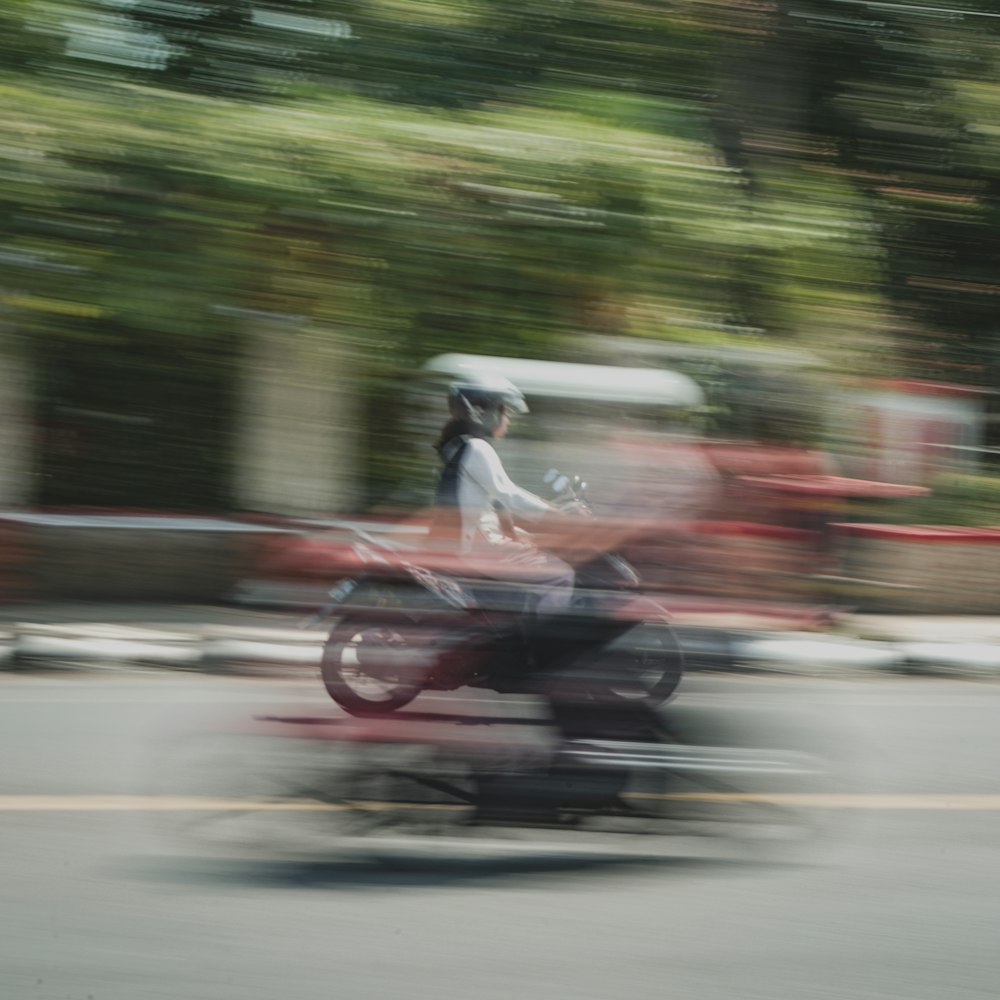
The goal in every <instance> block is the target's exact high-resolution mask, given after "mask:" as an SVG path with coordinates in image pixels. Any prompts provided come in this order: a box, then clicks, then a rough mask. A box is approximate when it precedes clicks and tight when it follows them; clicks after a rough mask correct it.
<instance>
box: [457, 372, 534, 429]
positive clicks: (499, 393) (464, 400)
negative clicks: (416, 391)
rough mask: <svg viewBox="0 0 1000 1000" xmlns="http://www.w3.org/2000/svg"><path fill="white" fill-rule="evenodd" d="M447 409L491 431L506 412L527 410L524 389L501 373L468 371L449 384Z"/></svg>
mask: <svg viewBox="0 0 1000 1000" xmlns="http://www.w3.org/2000/svg"><path fill="white" fill-rule="evenodd" d="M448 409H449V410H450V411H451V415H452V416H453V417H455V418H456V419H458V420H468V421H470V422H471V423H473V424H477V425H479V426H481V427H482V428H483V430H485V431H486V432H487V433H489V434H492V433H493V432H494V431H495V430H496V429H497V427H499V425H500V420H501V419H502V418H503V415H504V414H505V413H527V412H528V404H527V403H526V402H525V399H524V393H522V392H521V390H520V389H518V387H517V386H516V385H514V383H513V382H511V381H510V379H507V378H504V377H503V376H502V375H470V376H469V377H467V378H464V379H462V381H461V382H452V384H451V385H450V386H449V387H448Z"/></svg>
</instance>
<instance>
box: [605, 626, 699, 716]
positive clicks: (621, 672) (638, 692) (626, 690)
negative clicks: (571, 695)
mask: <svg viewBox="0 0 1000 1000" xmlns="http://www.w3.org/2000/svg"><path fill="white" fill-rule="evenodd" d="M597 670H598V672H599V674H600V676H601V681H602V687H603V688H604V690H605V693H606V694H607V695H610V696H611V697H612V698H614V699H615V700H621V701H631V702H643V703H645V704H646V705H649V706H650V707H654V708H655V707H656V706H658V705H662V704H663V703H664V702H666V701H667V700H668V699H669V698H670V697H671V696H672V695H673V694H674V692H675V691H676V690H677V686H678V685H679V684H680V682H681V678H682V677H683V676H684V652H683V650H682V649H681V644H680V641H679V640H678V638H677V633H676V632H674V630H673V629H672V628H671V627H670V626H669V625H668V624H666V623H665V622H644V623H643V624H641V625H637V626H636V627H635V628H633V629H630V630H629V631H628V632H626V633H625V635H623V636H622V637H621V638H620V639H617V640H616V641H615V642H613V643H611V645H610V646H608V647H607V648H606V649H605V650H604V651H603V652H602V654H601V656H600V659H599V663H598V665H597Z"/></svg>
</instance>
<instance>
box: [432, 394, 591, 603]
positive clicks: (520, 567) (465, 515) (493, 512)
mask: <svg viewBox="0 0 1000 1000" xmlns="http://www.w3.org/2000/svg"><path fill="white" fill-rule="evenodd" d="M448 409H449V412H450V419H449V420H448V422H447V423H446V424H445V426H444V428H443V429H442V431H441V435H440V437H439V439H438V442H437V445H436V446H435V447H436V449H437V452H438V455H439V456H440V458H441V462H442V468H441V472H440V474H439V477H438V486H437V493H436V497H435V505H436V509H437V510H438V512H439V526H440V519H441V517H442V514H444V515H447V513H448V512H457V517H458V522H459V523H458V525H457V528H458V535H459V549H460V551H461V552H462V553H463V556H465V557H467V558H469V559H470V560H475V557H476V556H477V555H479V556H488V557H498V558H499V563H500V565H499V566H497V567H496V568H497V572H498V575H501V576H502V577H503V579H504V580H509V581H514V582H523V583H526V584H530V585H532V586H533V590H534V592H535V593H536V594H539V595H540V596H539V598H538V600H537V603H536V605H535V610H536V611H537V612H538V613H540V614H545V613H554V612H559V611H562V610H565V609H566V608H567V607H568V605H569V603H570V600H571V598H572V594H573V583H574V571H573V568H572V567H571V566H570V565H569V564H568V563H566V562H564V561H563V560H562V559H559V558H558V557H556V556H555V555H552V554H550V553H548V552H543V551H542V550H541V549H539V548H538V547H537V546H536V545H535V544H534V543H533V542H531V541H530V536H529V535H528V534H527V533H526V532H524V531H522V530H521V529H519V528H517V527H515V525H514V520H513V518H514V516H517V517H519V518H523V519H525V520H526V521H528V522H535V523H537V522H540V521H542V520H543V519H544V518H546V517H547V516H551V515H553V514H560V513H562V512H561V511H560V510H559V508H557V507H555V506H554V505H553V504H550V503H548V502H547V501H545V500H543V499H542V498H541V497H538V496H536V495H535V494H534V493H531V492H529V491H528V490H525V489H522V488H521V487H520V486H518V485H517V484H516V483H514V482H513V480H512V479H511V478H510V476H509V475H508V474H507V471H506V470H505V469H504V466H503V462H502V461H501V460H500V456H499V455H498V454H497V452H496V449H495V448H494V447H493V444H492V442H493V441H494V440H498V439H500V438H503V437H505V436H506V434H507V430H508V428H509V426H510V418H511V415H512V414H515V413H517V414H526V413H528V406H527V403H526V402H525V399H524V395H523V394H522V393H521V391H520V390H519V389H518V388H517V387H516V386H515V385H514V384H513V383H512V382H510V381H509V380H508V379H506V378H502V377H499V376H497V377H487V376H479V377H476V378H469V379H467V380H465V381H462V382H455V383H453V384H452V385H451V386H450V387H449V391H448Z"/></svg>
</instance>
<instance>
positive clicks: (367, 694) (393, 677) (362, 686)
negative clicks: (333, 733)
mask: <svg viewBox="0 0 1000 1000" xmlns="http://www.w3.org/2000/svg"><path fill="white" fill-rule="evenodd" d="M426 655H427V654H426V653H425V652H424V651H422V650H420V649H419V648H414V646H413V644H412V642H411V640H410V639H408V638H407V636H406V635H405V634H404V633H403V632H401V631H400V630H398V629H395V628H393V627H392V626H391V625H385V624H380V623H377V622H371V621H364V620H360V619H356V618H350V617H348V618H343V619H341V620H340V621H339V622H338V623H337V624H336V625H335V626H334V627H333V629H332V630H331V632H330V635H329V636H328V638H327V640H326V643H325V644H324V646H323V659H322V663H321V668H320V669H321V671H322V676H323V684H324V686H325V687H326V690H327V693H328V694H329V695H330V697H331V698H332V699H333V700H334V701H335V702H336V703H337V704H338V705H339V706H340V707H341V708H342V709H343V710H344V711H345V712H347V713H349V714H350V715H355V716H360V717H365V716H376V715H388V714H389V713H391V712H395V711H396V710H397V709H400V708H402V707H403V706H404V705H408V704H409V703H410V702H411V701H413V699H414V698H416V696H417V695H418V694H420V692H421V690H423V681H424V679H425V678H426V676H427V673H428V670H427V666H426V664H425V663H424V662H423V661H424V660H425V659H426Z"/></svg>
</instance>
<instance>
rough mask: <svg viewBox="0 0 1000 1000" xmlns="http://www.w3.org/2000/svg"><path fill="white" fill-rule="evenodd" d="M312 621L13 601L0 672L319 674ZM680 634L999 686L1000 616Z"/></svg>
mask: <svg viewBox="0 0 1000 1000" xmlns="http://www.w3.org/2000/svg"><path fill="white" fill-rule="evenodd" d="M304 617H305V616H304V615H303V614H302V613H300V612H293V611H262V610H256V609H249V608H241V607H230V606H224V605H198V604H147V603H134V604H126V603H108V604H103V603H102V604H87V603H66V604H7V605H4V606H2V607H0V668H7V669H46V668H49V667H57V666H77V667H97V666H101V667H106V666H115V667H120V668H127V667H134V666H140V667H143V666H144V667H149V666H159V667H163V668H167V669H171V668H172V669H185V670H203V671H210V672H226V671H233V672H242V671H247V670H249V671H256V672H260V671H266V672H272V673H281V672H285V671H287V670H294V669H303V668H305V669H309V670H313V669H315V668H316V667H317V666H318V665H319V660H320V654H321V650H322V645H323V641H324V639H325V635H326V633H325V631H324V630H323V629H322V628H320V629H317V630H312V631H306V630H303V629H301V628H300V625H301V623H302V621H303V619H304ZM675 628H676V629H677V632H678V635H679V637H680V639H681V643H682V645H683V646H684V648H685V651H686V654H687V659H688V666H689V669H691V670H748V671H775V672H784V673H789V674H803V675H816V674H822V675H826V676H830V675H837V674H847V673H851V674H853V673H857V672H859V671H860V672H871V671H881V672H897V673H899V672H903V673H925V674H943V675H948V676H970V677H976V678H987V677H993V676H995V677H997V678H998V679H1000V618H993V617H981V616H969V617H960V616H954V615H951V616H915V615H871V614H864V615H844V616H842V617H841V618H840V619H839V620H838V622H837V624H836V625H834V626H832V627H831V628H829V629H827V630H825V631H802V630H800V628H796V627H795V626H794V624H793V625H791V626H787V625H786V627H784V628H779V627H777V626H776V622H775V620H774V619H773V618H770V617H768V618H760V619H757V620H753V619H752V618H750V617H748V616H743V617H742V618H740V619H734V618H733V616H731V615H721V616H716V618H715V620H713V618H712V616H711V615H707V614H704V613H701V614H697V615H694V614H689V615H684V614H681V615H678V617H677V620H676V622H675Z"/></svg>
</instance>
